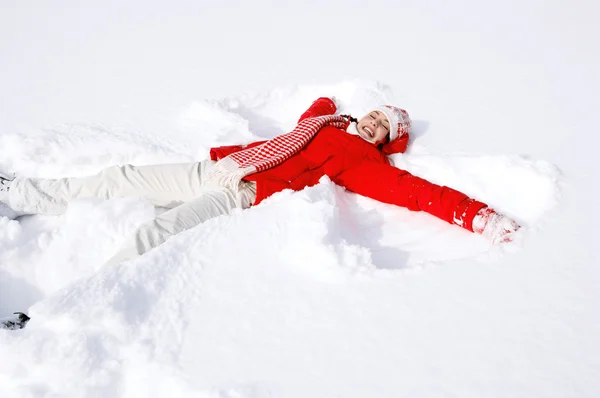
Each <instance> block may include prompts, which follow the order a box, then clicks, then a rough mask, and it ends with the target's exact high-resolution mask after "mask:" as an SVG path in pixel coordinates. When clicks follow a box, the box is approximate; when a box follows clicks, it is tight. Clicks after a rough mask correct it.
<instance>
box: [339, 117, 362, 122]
mask: <svg viewBox="0 0 600 398" xmlns="http://www.w3.org/2000/svg"><path fill="white" fill-rule="evenodd" d="M340 116H341V117H345V118H346V119H348V120H350V121H351V122H353V123H358V119H357V118H355V117H352V115H340Z"/></svg>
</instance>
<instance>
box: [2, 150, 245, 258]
mask: <svg viewBox="0 0 600 398" xmlns="http://www.w3.org/2000/svg"><path fill="white" fill-rule="evenodd" d="M214 164H215V162H214V161H211V160H205V161H202V162H198V163H181V164H162V165H155V166H141V167H136V166H131V165H126V166H113V167H109V168H107V169H104V170H103V171H101V172H100V173H98V174H96V175H94V176H90V177H83V178H61V179H37V178H19V177H18V178H16V179H15V180H14V181H13V183H12V185H11V189H10V194H9V204H10V207H11V208H13V209H14V210H16V211H18V212H21V213H24V214H50V215H56V214H61V213H63V212H64V211H65V210H66V208H67V205H68V203H69V201H70V200H72V199H78V198H90V197H93V198H101V199H110V198H118V197H125V196H143V197H145V198H147V199H149V200H150V201H151V202H152V203H153V204H154V206H157V207H166V208H168V209H170V210H167V211H166V212H164V213H162V214H160V215H159V216H157V217H156V218H155V219H154V220H153V221H151V222H149V223H147V224H144V225H142V226H141V227H140V228H139V229H138V230H137V231H136V233H135V236H133V237H132V239H130V240H129V241H128V242H126V243H125V245H124V246H123V247H122V249H121V250H120V251H119V252H118V253H117V254H116V255H115V256H114V257H113V258H112V259H111V260H109V262H108V263H109V264H116V263H119V262H121V261H125V260H128V259H131V258H133V257H136V256H137V255H140V254H143V253H145V252H147V251H148V250H150V249H152V248H154V247H156V246H158V245H160V244H161V243H163V242H164V241H166V240H167V239H168V238H169V237H171V236H172V235H174V234H177V233H179V232H182V231H184V230H187V229H190V228H192V227H194V226H196V225H198V224H200V223H203V222H204V221H206V220H208V219H210V218H213V217H217V216H220V215H224V214H230V213H231V212H232V210H233V209H236V208H240V209H246V208H248V207H250V206H251V205H252V204H253V203H254V201H255V200H256V183H254V182H244V181H242V183H241V184H240V188H239V189H238V190H237V191H234V190H232V189H230V188H227V187H221V186H216V185H213V184H211V185H208V184H206V183H205V182H206V173H207V172H208V171H209V170H210V169H211V168H212V167H213V166H214Z"/></svg>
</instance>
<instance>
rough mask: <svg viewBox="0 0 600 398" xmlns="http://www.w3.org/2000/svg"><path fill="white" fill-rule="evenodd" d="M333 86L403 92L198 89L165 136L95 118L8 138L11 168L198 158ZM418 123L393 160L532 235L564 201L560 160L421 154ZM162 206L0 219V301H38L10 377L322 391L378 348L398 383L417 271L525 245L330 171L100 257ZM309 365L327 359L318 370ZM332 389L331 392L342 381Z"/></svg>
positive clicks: (44, 171)
mask: <svg viewBox="0 0 600 398" xmlns="http://www.w3.org/2000/svg"><path fill="white" fill-rule="evenodd" d="M323 95H328V96H331V95H335V96H336V97H337V98H338V100H339V101H340V103H341V104H342V108H343V109H342V111H344V112H351V113H354V114H356V115H358V114H360V113H362V112H364V111H366V110H368V109H369V108H371V107H373V106H375V105H378V104H379V103H381V102H385V103H396V102H395V101H394V96H393V94H392V93H391V91H390V90H389V88H387V87H386V86H384V85H381V84H378V83H371V82H364V81H349V82H343V83H340V84H337V85H329V86H302V87H290V88H284V89H276V90H273V91H271V92H268V93H263V94H254V95H245V96H240V97H236V98H227V99H221V100H217V101H197V102H195V103H194V104H191V105H190V106H189V107H188V108H187V109H185V110H183V111H182V113H181V115H180V116H179V117H178V118H177V119H176V120H173V125H172V131H170V132H165V136H164V137H162V136H161V137H159V136H145V135H144V134H143V133H141V132H132V131H125V130H123V129H118V128H116V129H112V128H97V127H94V128H92V127H89V126H70V127H59V128H54V129H46V130H43V131H42V132H34V133H31V132H30V133H27V134H18V135H1V136H0V147H10V148H12V150H11V151H3V152H2V153H1V154H0V166H2V167H3V168H8V169H11V170H14V171H16V172H19V173H24V174H29V175H35V176H45V177H58V176H63V175H68V174H71V175H76V174H79V175H81V174H86V173H90V172H95V171H97V170H99V169H101V168H102V167H105V166H107V165H109V164H111V163H124V162H129V163H136V164H144V163H156V162H177V161H189V160H191V159H198V157H199V154H200V153H202V154H203V155H202V157H205V155H206V150H207V149H208V147H210V146H211V145H218V144H227V143H240V142H249V141H253V140H257V139H265V138H270V137H272V136H274V135H277V134H279V133H281V132H285V131H287V130H289V129H290V128H291V127H293V125H294V123H295V121H296V119H297V117H298V116H299V115H300V114H301V113H302V112H303V111H304V109H305V108H306V107H308V105H310V103H311V101H312V100H314V99H316V98H317V97H319V96H323ZM415 136H416V138H415V140H414V145H415V150H414V151H409V152H408V153H407V154H404V155H396V156H394V158H393V161H394V162H395V164H396V165H397V166H398V167H401V168H406V169H408V170H409V171H411V172H413V173H415V174H417V175H420V176H423V177H426V178H429V179H431V180H433V181H434V182H437V183H440V184H445V185H449V186H452V187H455V188H457V189H460V190H463V191H465V192H466V193H468V194H470V195H472V196H474V197H477V198H480V199H482V200H484V201H488V202H489V203H490V204H491V205H493V206H495V207H497V208H498V209H499V210H502V211H505V212H507V213H508V214H511V215H513V216H514V217H515V218H517V219H518V220H519V221H521V222H522V223H523V224H524V225H525V226H526V227H529V228H525V231H524V232H523V233H522V235H523V236H524V237H526V236H527V235H528V234H531V231H532V228H531V227H533V226H535V225H537V224H539V223H540V222H541V221H543V219H544V218H545V216H546V215H547V214H548V211H549V210H551V209H552V208H553V207H554V206H555V204H556V202H557V195H558V189H557V187H558V180H559V173H558V171H557V170H556V168H554V167H553V166H552V165H550V164H548V163H547V162H544V161H541V160H533V159H527V158H525V157H521V156H514V155H506V156H485V155H465V154H456V155H455V154H447V153H444V154H435V153H428V152H427V150H426V148H423V147H420V146H419V143H418V136H419V134H415ZM42 148H43V149H44V150H42ZM198 160H199V159H198ZM525 192H526V194H525ZM153 214H154V212H153V209H152V208H151V207H150V206H149V205H148V204H147V203H146V202H144V201H143V200H141V199H139V198H127V199H119V200H111V201H106V202H101V201H76V202H75V203H73V204H72V205H71V206H70V207H69V209H68V211H67V212H66V214H64V215H63V216H61V217H40V216H35V217H27V218H24V219H23V220H21V221H20V222H16V221H8V220H7V219H6V218H1V219H0V312H1V313H0V315H3V314H4V313H9V312H11V311H13V310H23V309H26V307H28V306H30V305H32V307H31V308H30V310H29V314H30V315H31V317H32V320H31V322H30V323H29V326H28V327H27V328H26V329H25V330H22V331H19V332H14V333H3V332H2V331H0V358H2V359H3V360H2V361H0V391H3V392H6V393H7V394H10V395H11V396H22V397H28V396H32V397H33V396H46V395H48V396H88V397H90V396H111V397H126V396H147V397H153V396H156V397H159V396H166V395H169V396H171V395H173V396H206V397H222V398H225V397H270V396H283V395H278V394H277V392H279V393H282V392H285V389H284V388H283V387H280V388H282V389H279V390H278V387H277V386H278V384H277V383H278V382H280V381H285V380H288V381H290V380H292V381H293V380H294V374H296V375H297V374H302V375H303V380H305V381H306V383H307V385H308V386H311V387H314V388H318V387H319V386H320V385H322V384H323V383H322V382H321V381H320V380H321V378H325V379H326V378H327V377H328V376H329V377H333V376H334V375H335V372H336V371H342V372H345V374H347V375H348V374H360V373H359V372H360V366H358V364H357V363H355V362H354V360H353V358H362V359H363V360H364V361H365V363H376V362H379V363H380V361H381V360H382V358H383V364H381V363H380V365H382V366H383V370H382V372H381V373H378V374H377V373H371V374H370V375H369V379H368V380H367V381H365V383H364V385H365V386H376V385H378V380H380V378H386V380H388V382H389V380H391V379H390V377H392V376H391V375H392V373H393V372H394V369H393V368H394V366H393V363H394V361H393V360H392V359H389V358H392V357H393V355H396V357H395V358H399V357H398V355H399V356H402V353H401V352H396V351H394V350H392V351H389V347H388V344H389V343H390V342H393V341H396V340H397V339H398V337H397V336H398V335H399V333H401V332H400V331H399V330H398V325H400V324H401V323H402V322H403V321H402V320H401V319H400V318H398V317H399V316H406V315H407V314H409V315H410V311H408V312H406V311H407V310H406V309H404V310H402V308H403V307H402V305H400V309H398V308H396V309H394V310H391V309H390V307H389V306H390V305H391V304H394V305H395V304H396V303H399V302H400V303H401V302H402V301H401V299H400V297H399V296H397V295H398V294H399V293H398V289H399V284H402V281H403V280H404V279H403V278H407V277H410V276H408V275H410V271H411V270H412V271H413V272H414V271H416V270H418V269H419V268H422V267H424V266H427V265H428V264H436V265H437V266H439V265H440V264H444V263H447V264H450V263H454V262H456V261H457V260H465V261H467V260H468V261H471V262H472V261H473V260H486V259H490V258H493V259H496V260H497V259H498V258H502V256H503V255H505V251H506V250H509V251H510V250H514V249H518V248H519V247H521V246H522V245H523V244H524V243H523V241H520V242H518V243H514V244H512V245H507V246H505V247H491V246H490V245H489V244H488V243H487V242H485V241H484V240H483V239H482V238H480V237H478V236H475V235H473V234H471V233H468V232H466V231H464V230H461V229H460V228H457V227H453V226H451V225H448V224H446V223H444V222H442V221H439V220H437V219H434V218H433V217H431V216H429V215H427V214H420V213H414V212H410V211H408V210H406V209H401V208H397V207H394V206H390V205H386V204H382V203H378V202H375V201H373V200H370V199H367V198H363V197H360V196H358V195H355V194H352V193H349V192H347V191H345V190H344V189H343V188H340V187H337V186H335V185H334V184H333V183H332V182H331V181H329V180H328V179H327V178H323V179H322V181H321V183H320V184H319V185H317V186H314V187H311V188H307V189H305V190H304V191H302V192H289V191H286V192H281V193H279V194H277V195H274V196H273V197H272V198H269V199H268V200H266V201H264V202H263V203H262V204H261V205H259V206H256V207H254V208H251V209H249V210H246V211H238V212H236V213H235V214H233V215H232V216H230V217H219V218H216V219H213V220H210V221H208V222H206V223H204V224H203V225H200V226H198V227H197V228H194V229H192V230H189V231H186V232H185V233H182V234H180V235H179V236H177V237H175V238H173V239H171V240H169V241H168V242H166V243H165V244H163V245H162V246H160V247H159V248H157V249H155V250H153V251H151V252H150V253H147V254H146V255H144V256H142V257H140V258H138V259H135V260H132V261H130V262H126V263H123V264H120V265H118V266H115V267H103V265H102V264H103V263H104V261H106V260H107V259H108V258H110V257H111V255H112V254H113V253H114V251H115V250H116V249H117V248H118V246H119V244H120V242H122V240H123V239H124V237H125V236H127V235H128V234H130V233H131V232H132V231H133V230H134V229H135V228H136V227H137V226H138V225H139V224H141V223H142V222H144V221H145V220H148V219H149V218H151V217H152V216H153ZM372 303H378V306H377V309H376V310H375V309H373V308H374V307H373V305H372ZM410 316H412V315H410ZM379 341H385V342H387V343H386V344H379V343H378V342H379ZM391 352H393V355H392V353H391ZM385 358H388V359H389V363H388V362H386V360H385ZM315 364H321V365H320V367H319V368H318V369H312V370H311V366H316V365H315ZM296 377H297V376H296ZM365 377H366V376H365ZM338 387H339V386H338ZM323 388H324V389H323V390H320V391H321V393H322V394H321V396H332V395H335V394H334V391H329V393H327V390H326V388H325V387H323ZM331 388H333V387H331ZM348 388H350V387H348ZM392 390H393V388H392ZM313 391H314V390H313ZM372 391H376V388H374V389H373V390H372ZM273 392H275V395H273ZM288 392H289V391H288ZM335 392H337V393H339V394H341V395H343V392H344V390H343V388H342V389H341V390H340V389H338V390H335ZM346 392H347V391H346ZM284 395H285V394H284ZM359 395H360V394H359ZM288 396H289V395H288ZM362 396H366V395H362ZM373 396H378V395H377V393H375V392H373Z"/></svg>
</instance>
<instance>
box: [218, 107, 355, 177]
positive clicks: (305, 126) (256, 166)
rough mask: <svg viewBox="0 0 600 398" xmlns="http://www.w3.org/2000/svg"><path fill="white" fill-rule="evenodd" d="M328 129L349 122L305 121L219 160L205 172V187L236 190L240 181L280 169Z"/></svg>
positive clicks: (337, 119) (332, 118)
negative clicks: (271, 169)
mask: <svg viewBox="0 0 600 398" xmlns="http://www.w3.org/2000/svg"><path fill="white" fill-rule="evenodd" d="M328 125H330V126H334V127H337V128H339V129H342V130H345V129H346V127H347V126H348V121H347V120H346V119H345V118H343V117H342V116H334V115H328V116H317V117H311V118H306V119H304V120H302V121H301V122H300V123H298V125H297V126H296V128H294V130H292V131H291V132H289V133H286V134H282V135H279V136H277V137H275V138H272V139H270V140H269V141H267V142H265V143H263V144H261V145H258V146H255V147H252V148H248V149H244V150H243V151H239V152H235V153H232V154H231V155H229V156H226V157H224V158H223V159H221V160H219V161H218V162H217V164H215V166H214V167H213V168H212V169H211V170H210V171H209V172H208V176H207V183H209V184H217V185H219V186H227V187H230V188H232V189H237V188H238V187H239V183H240V181H241V180H242V178H244V177H246V176H247V175H250V174H253V173H257V172H259V171H265V170H267V169H270V168H272V167H275V166H278V165H280V164H281V163H283V162H284V161H286V160H287V159H289V158H290V157H292V156H293V155H295V154H297V153H298V152H300V150H301V149H302V148H304V146H305V145H306V144H308V142H309V141H310V140H311V139H312V138H313V137H314V136H315V135H316V134H317V133H318V132H319V130H321V129H322V128H323V127H325V126H328Z"/></svg>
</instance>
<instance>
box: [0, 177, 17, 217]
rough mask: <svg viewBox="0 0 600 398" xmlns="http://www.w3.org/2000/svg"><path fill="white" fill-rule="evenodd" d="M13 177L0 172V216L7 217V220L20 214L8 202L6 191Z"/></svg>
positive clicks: (8, 189)
mask: <svg viewBox="0 0 600 398" xmlns="http://www.w3.org/2000/svg"><path fill="white" fill-rule="evenodd" d="M14 179H15V178H14V177H11V176H9V175H7V174H4V173H1V172H0V217H8V219H9V220H14V219H15V218H17V217H18V216H19V215H20V214H19V213H18V212H16V211H14V210H13V209H12V208H11V207H10V205H9V204H8V192H9V191H10V186H11V184H12V182H13V180H14Z"/></svg>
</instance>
